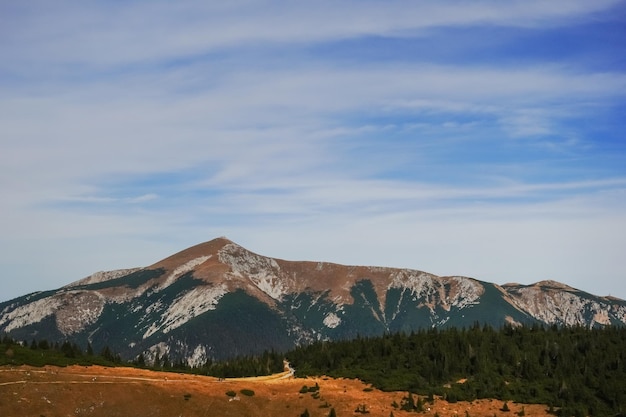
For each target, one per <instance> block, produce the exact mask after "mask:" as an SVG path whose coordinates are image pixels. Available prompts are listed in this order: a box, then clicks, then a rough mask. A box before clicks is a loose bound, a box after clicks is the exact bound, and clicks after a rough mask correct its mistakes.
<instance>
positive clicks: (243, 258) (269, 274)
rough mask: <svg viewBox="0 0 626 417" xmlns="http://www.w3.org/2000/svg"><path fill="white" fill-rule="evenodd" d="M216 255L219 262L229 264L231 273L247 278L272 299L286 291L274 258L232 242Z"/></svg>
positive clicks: (276, 298)
mask: <svg viewBox="0 0 626 417" xmlns="http://www.w3.org/2000/svg"><path fill="white" fill-rule="evenodd" d="M217 255H218V259H219V261H220V262H222V263H223V264H226V265H228V266H230V269H231V271H232V274H233V275H235V276H237V277H240V278H245V277H247V278H249V279H250V281H252V283H253V284H254V285H255V286H256V287H257V288H259V289H260V290H261V291H263V292H264V293H265V294H267V295H269V296H270V297H272V298H273V299H274V300H281V299H282V298H283V296H284V295H285V294H286V293H287V288H286V286H285V284H284V282H283V280H282V279H281V278H280V273H281V270H280V266H279V265H278V263H277V262H276V260H274V259H272V258H266V257H264V256H260V255H257V254H254V253H252V252H249V251H247V250H245V249H244V248H242V247H241V246H239V245H236V244H234V243H229V244H228V245H224V247H223V248H222V249H220V250H219V252H218V253H217Z"/></svg>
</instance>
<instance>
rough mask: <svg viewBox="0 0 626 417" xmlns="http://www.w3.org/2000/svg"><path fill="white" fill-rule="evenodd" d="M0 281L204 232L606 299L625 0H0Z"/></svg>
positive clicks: (622, 229)
mask: <svg viewBox="0 0 626 417" xmlns="http://www.w3.org/2000/svg"><path fill="white" fill-rule="evenodd" d="M0 53H1V54H2V60H0V145H1V148H0V150H1V152H0V192H1V193H2V196H3V198H2V203H0V207H1V213H2V216H0V270H1V271H2V278H1V279H2V281H3V289H2V292H0V299H3V300H6V299H10V298H12V297H15V296H19V295H23V294H25V293H28V292H31V291H35V290H44V289H52V288H57V287H59V286H62V285H64V284H66V283H69V282H71V281H74V280H77V279H80V278H82V277H84V276H86V275H89V274H90V273H93V272H96V271H98V270H109V269H117V268H126V267H134V266H146V265H149V264H151V263H153V262H156V261H157V260H159V259H161V258H163V257H165V256H168V255H170V254H172V253H174V252H176V251H178V250H181V249H183V248H185V247H188V246H191V245H193V244H196V243H199V242H203V241H206V240H210V239H212V238H214V237H217V236H223V235H224V236H227V237H229V238H230V239H232V240H234V241H236V242H237V243H239V244H241V245H243V246H245V247H247V248H248V249H250V250H253V251H255V252H257V253H260V254H264V255H268V256H274V257H280V258H284V259H291V260H323V261H331V262H338V263H344V264H361V265H384V266H395V267H407V268H415V269H420V270H424V271H428V272H431V273H435V274H438V275H465V276H471V277H475V278H478V279H481V280H485V281H490V282H495V283H499V284H503V283H507V282H520V283H525V284H529V283H533V282H537V281H540V280H545V279H553V280H557V281H561V282H564V283H566V284H569V285H571V286H573V287H576V288H580V289H583V290H585V291H588V292H591V293H594V294H598V295H607V294H612V295H615V296H619V297H622V298H626V284H625V282H626V275H625V272H624V271H625V270H626V268H625V267H626V261H625V257H624V254H623V253H624V248H626V137H625V132H626V121H625V120H626V117H624V114H626V71H625V69H626V2H624V1H611V0H606V1H604V0H598V1H593V2H590V1H587V0H585V1H576V0H572V1H570V0H568V1H559V0H555V1H550V2H545V1H507V2H502V1H476V2H471V3H470V2H457V1H441V2H420V1H413V2H407V1H385V2H382V1H359V2H352V1H345V2H326V1H317V2H297V1H296V2H277V1H274V2H260V1H233V2H227V3H225V4H220V3H216V2H202V1H181V2H169V1H149V2H148V1H129V2H113V1H91V2H69V1H59V2H54V3H50V2H45V1H29V2H3V3H1V4H0Z"/></svg>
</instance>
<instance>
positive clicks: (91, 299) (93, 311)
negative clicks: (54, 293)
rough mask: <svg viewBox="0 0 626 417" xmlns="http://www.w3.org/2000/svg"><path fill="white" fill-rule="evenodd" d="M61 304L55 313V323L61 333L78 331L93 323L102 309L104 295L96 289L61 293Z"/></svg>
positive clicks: (66, 333)
mask: <svg viewBox="0 0 626 417" xmlns="http://www.w3.org/2000/svg"><path fill="white" fill-rule="evenodd" d="M62 298H63V306H62V307H61V308H60V309H59V310H58V311H57V313H56V324H57V327H58V328H59V330H60V331H61V333H63V334H64V335H70V334H73V333H78V332H80V331H81V330H83V329H85V328H86V327H87V326H89V325H90V324H93V323H95V322H96V321H97V320H98V318H99V317H100V314H102V311H103V310H104V304H105V300H104V297H103V296H102V295H101V294H100V293H98V292H97V291H71V292H66V293H63V295H62Z"/></svg>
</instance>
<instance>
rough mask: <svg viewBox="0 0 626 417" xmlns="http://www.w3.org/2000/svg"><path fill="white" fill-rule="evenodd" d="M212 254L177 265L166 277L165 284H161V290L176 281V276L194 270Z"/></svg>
mask: <svg viewBox="0 0 626 417" xmlns="http://www.w3.org/2000/svg"><path fill="white" fill-rule="evenodd" d="M211 256H212V255H207V256H200V257H198V258H195V259H192V260H190V261H187V262H185V263H184V264H182V265H180V266H178V267H176V269H174V270H173V271H172V273H171V274H169V275H168V276H167V278H165V281H164V282H163V284H161V285H160V287H159V290H162V289H163V288H167V287H169V286H170V285H172V284H173V283H174V281H176V278H178V277H180V276H181V275H183V274H186V273H187V272H190V271H193V270H194V269H195V268H196V267H197V266H198V265H202V264H203V263H205V262H206V261H208V260H209V259H210V258H211Z"/></svg>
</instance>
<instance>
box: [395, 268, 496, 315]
mask: <svg viewBox="0 0 626 417" xmlns="http://www.w3.org/2000/svg"><path fill="white" fill-rule="evenodd" d="M391 278H392V279H391V284H389V288H399V289H406V290H408V291H410V294H411V296H412V297H413V300H414V301H416V302H422V303H423V304H425V305H426V306H428V307H429V308H430V309H431V310H432V309H433V308H434V306H435V305H440V306H441V307H442V308H443V309H444V310H446V311H450V308H452V307H455V308H458V309H462V308H465V307H468V306H470V305H474V304H478V300H479V298H480V296H481V295H482V294H483V292H484V288H483V286H482V285H480V283H479V282H478V281H476V280H473V279H470V278H465V277H445V278H441V277H437V276H435V275H431V274H428V273H425V272H420V271H412V270H408V269H403V270H400V271H398V272H395V273H394V274H393V275H392V276H391ZM403 296H404V292H403Z"/></svg>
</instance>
